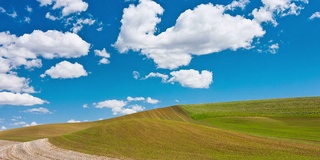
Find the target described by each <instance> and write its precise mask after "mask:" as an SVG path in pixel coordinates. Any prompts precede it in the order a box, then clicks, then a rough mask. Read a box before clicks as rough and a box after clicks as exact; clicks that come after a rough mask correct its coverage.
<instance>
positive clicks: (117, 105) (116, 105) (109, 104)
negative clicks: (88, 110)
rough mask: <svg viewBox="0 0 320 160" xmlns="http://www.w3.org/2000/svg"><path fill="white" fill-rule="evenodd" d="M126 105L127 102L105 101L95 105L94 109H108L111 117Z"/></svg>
mask: <svg viewBox="0 0 320 160" xmlns="http://www.w3.org/2000/svg"><path fill="white" fill-rule="evenodd" d="M126 105H127V102H125V101H122V100H121V101H120V100H106V101H103V102H99V103H98V104H96V108H110V109H111V110H112V112H113V115H117V114H119V113H121V111H122V110H123V107H124V106H126Z"/></svg>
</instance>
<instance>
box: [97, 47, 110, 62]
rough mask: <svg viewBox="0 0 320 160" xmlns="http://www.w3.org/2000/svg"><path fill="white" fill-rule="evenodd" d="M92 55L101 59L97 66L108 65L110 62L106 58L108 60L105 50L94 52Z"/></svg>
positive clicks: (108, 56) (108, 55)
mask: <svg viewBox="0 0 320 160" xmlns="http://www.w3.org/2000/svg"><path fill="white" fill-rule="evenodd" d="M94 54H95V55H96V56H99V57H102V59H101V60H100V61H99V64H109V63H110V61H109V60H108V58H110V54H109V53H108V52H107V51H106V49H105V48H103V49H102V50H101V51H100V50H94Z"/></svg>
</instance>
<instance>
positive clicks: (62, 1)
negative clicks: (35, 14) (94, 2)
mask: <svg viewBox="0 0 320 160" xmlns="http://www.w3.org/2000/svg"><path fill="white" fill-rule="evenodd" d="M37 1H38V2H40V6H47V5H53V6H52V9H53V10H56V9H62V16H68V15H70V14H72V13H80V12H84V11H86V10H87V8H88V3H86V2H83V1H82V0H37Z"/></svg>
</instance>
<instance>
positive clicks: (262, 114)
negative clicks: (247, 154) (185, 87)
mask: <svg viewBox="0 0 320 160" xmlns="http://www.w3.org/2000/svg"><path fill="white" fill-rule="evenodd" d="M183 108H184V109H185V110H186V112H187V113H188V114H189V115H190V116H191V117H192V118H193V119H195V120H196V121H198V122H199V123H202V124H206V125H209V126H213V127H218V128H222V129H227V130H230V131H236V132H242V133H247V134H251V135H259V136H264V137H273V138H285V139H287V140H288V139H289V140H292V141H301V142H304V143H312V144H316V145H320V97H309V98H289V99H271V100H256V101H243V102H227V103H213V104H198V105H184V106H183Z"/></svg>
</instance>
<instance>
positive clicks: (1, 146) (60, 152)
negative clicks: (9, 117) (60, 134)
mask: <svg viewBox="0 0 320 160" xmlns="http://www.w3.org/2000/svg"><path fill="white" fill-rule="evenodd" d="M0 159H5V160H12V159H15V160H16V159H21V160H26V159H28V160H33V159H36V160H53V159H54V160H65V159H68V160H79V159H81V160H117V159H111V158H107V157H100V156H94V155H88V154H83V153H79V152H73V151H70V150H65V149H61V148H57V147H55V146H53V145H52V144H50V143H49V142H48V139H39V140H34V141H30V142H20V143H19V142H18V143H17V142H10V141H3V140H0Z"/></svg>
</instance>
